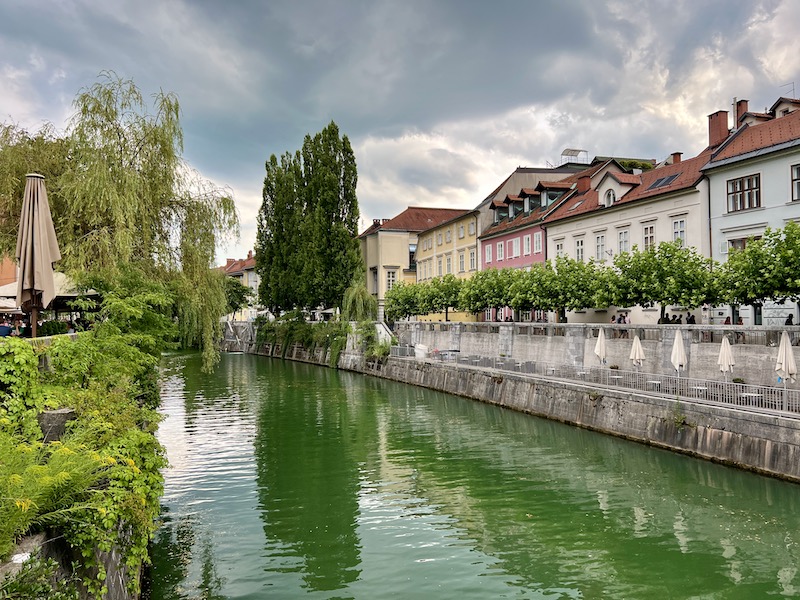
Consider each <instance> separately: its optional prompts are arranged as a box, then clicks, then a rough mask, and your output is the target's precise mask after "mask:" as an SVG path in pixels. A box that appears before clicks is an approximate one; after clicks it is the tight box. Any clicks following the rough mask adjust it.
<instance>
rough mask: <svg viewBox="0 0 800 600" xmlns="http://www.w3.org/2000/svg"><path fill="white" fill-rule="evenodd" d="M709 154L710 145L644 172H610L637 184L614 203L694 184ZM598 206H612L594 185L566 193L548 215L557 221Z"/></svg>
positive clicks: (549, 221)
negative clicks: (601, 200)
mask: <svg viewBox="0 0 800 600" xmlns="http://www.w3.org/2000/svg"><path fill="white" fill-rule="evenodd" d="M709 156H711V150H709V149H706V150H703V152H701V153H700V154H698V155H697V156H695V157H693V158H687V159H686V160H683V161H681V162H679V163H673V164H669V165H664V166H663V167H659V168H657V169H651V170H649V171H644V172H643V173H642V174H641V175H633V174H631V173H609V174H608V176H609V177H613V178H614V179H616V180H617V181H619V182H620V183H624V184H630V185H633V186H634V187H633V188H631V189H630V190H629V191H628V192H626V193H625V194H624V195H622V197H620V198H618V199H617V201H616V202H615V203H614V207H616V206H621V205H625V204H629V203H631V202H635V201H637V200H643V199H645V198H652V197H655V196H661V195H664V194H671V193H674V192H677V191H679V190H683V189H688V188H692V187H694V186H695V185H697V182H698V181H699V180H700V178H701V177H702V173H701V171H700V170H701V169H702V168H703V166H704V165H705V164H706V163H707V162H708V158H709ZM611 208H613V207H611ZM598 210H609V208H606V207H605V205H602V204H600V203H599V197H598V194H597V191H596V190H595V189H591V190H589V191H588V192H586V193H584V194H578V193H577V190H576V191H575V192H574V193H572V194H568V195H566V196H565V197H564V199H563V200H562V202H561V204H560V205H559V207H558V208H557V209H556V210H555V211H553V212H552V214H550V215H549V216H548V217H547V219H546V222H547V223H554V222H555V221H559V220H561V219H568V218H571V217H576V216H578V215H584V214H587V213H591V212H594V211H598Z"/></svg>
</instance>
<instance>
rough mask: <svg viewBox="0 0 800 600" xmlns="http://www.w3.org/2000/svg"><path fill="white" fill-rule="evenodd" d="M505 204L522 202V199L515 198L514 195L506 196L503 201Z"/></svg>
mask: <svg viewBox="0 0 800 600" xmlns="http://www.w3.org/2000/svg"><path fill="white" fill-rule="evenodd" d="M503 202H505V203H506V204H508V203H509V202H522V198H520V197H519V196H517V195H516V194H506V199H505V200H503Z"/></svg>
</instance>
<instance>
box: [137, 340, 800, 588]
mask: <svg viewBox="0 0 800 600" xmlns="http://www.w3.org/2000/svg"><path fill="white" fill-rule="evenodd" d="M162 376H163V381H162V407H161V411H162V413H163V415H164V417H165V418H164V421H163V422H162V423H161V426H160V430H159V438H160V440H161V442H162V443H163V444H164V446H165V447H166V449H167V454H168V458H169V461H170V466H169V468H168V469H166V470H165V472H164V476H165V493H164V497H163V500H162V523H161V526H160V528H159V530H158V532H157V534H156V537H155V540H154V542H153V547H152V556H153V567H152V569H151V572H150V587H151V592H150V598H151V600H178V599H181V600H183V599H190V598H191V599H194V598H202V599H206V600H217V599H234V598H235V599H262V598H275V599H280V600H283V599H291V598H304V599H305V598H308V599H314V598H330V599H333V598H354V599H375V598H426V599H427V598H430V599H457V600H467V599H472V598H475V599H486V598H514V599H519V598H537V599H539V598H541V599H545V598H546V599H561V598H575V599H577V598H581V599H596V598H636V599H639V598H641V599H645V598H658V599H670V598H698V599H699V598H702V599H706V598H708V599H712V598H713V599H722V598H724V599H729V598H742V599H754V598H766V597H768V596H772V597H781V596H783V597H800V574H798V568H799V567H800V548H798V541H800V486H798V485H796V484H790V483H786V482H782V481H778V480H774V479H769V478H766V477H762V476H759V475H755V474H752V473H747V472H744V471H739V470H736V469H733V468H729V467H725V466H721V465H717V464H713V463H710V462H705V461H701V460H697V459H693V458H690V457H686V456H681V455H677V454H673V453H670V452H667V451H663V450H659V449H656V448H651V447H648V446H644V445H640V444H636V443H633V442H628V441H625V440H621V439H616V438H613V437H610V436H605V435H602V434H597V433H594V432H591V431H586V430H581V429H578V428H575V427H571V426H567V425H563V424H560V423H554V422H550V421H546V420H542V419H538V418H535V417H531V416H527V415H523V414H518V413H514V412H511V411H507V410H504V409H501V408H497V407H494V406H490V405H485V404H481V403H479V402H475V401H473V400H467V399H463V398H458V397H455V396H450V395H446V394H441V393H437V392H432V391H429V390H425V389H421V388H415V387H413V386H407V385H403V384H398V383H394V382H388V381H383V380H379V379H375V378H371V377H366V376H362V375H357V374H352V373H345V372H339V371H334V370H330V369H325V368H321V367H315V366H311V365H305V364H300V363H292V362H288V361H287V362H283V361H280V360H276V359H269V358H264V357H257V356H250V355H243V354H227V355H223V357H222V361H221V364H220V366H219V368H218V370H217V371H216V372H215V373H214V374H213V375H204V374H202V373H201V372H200V360H199V356H197V355H195V354H176V355H171V356H167V357H165V358H164V361H163V372H162Z"/></svg>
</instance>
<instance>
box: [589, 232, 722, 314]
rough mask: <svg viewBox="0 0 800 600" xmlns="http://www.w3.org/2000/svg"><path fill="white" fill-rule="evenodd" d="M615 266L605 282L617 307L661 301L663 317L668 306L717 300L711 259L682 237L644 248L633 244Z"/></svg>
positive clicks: (694, 304) (693, 304) (689, 306)
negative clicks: (687, 244)
mask: <svg viewBox="0 0 800 600" xmlns="http://www.w3.org/2000/svg"><path fill="white" fill-rule="evenodd" d="M614 268H615V269H614V273H613V274H610V275H609V276H608V277H607V278H606V279H605V283H606V285H607V288H606V289H607V290H608V297H609V299H610V301H611V302H610V303H611V304H614V305H616V306H634V305H636V304H638V305H640V306H642V307H645V308H649V307H651V306H655V305H656V304H660V306H661V317H662V318H664V317H665V315H666V310H667V306H669V305H678V306H685V307H688V308H694V307H697V306H700V305H701V304H703V303H706V302H708V303H714V302H715V301H716V300H717V298H716V289H717V288H716V286H715V285H714V279H713V277H712V274H711V261H710V260H709V259H706V258H704V257H702V256H701V255H700V254H699V253H698V252H697V250H695V249H694V248H689V247H686V246H684V245H683V244H682V242H681V241H680V240H678V241H675V242H662V243H661V244H659V245H658V247H651V248H648V249H647V250H644V251H640V250H638V248H636V247H634V249H633V252H624V253H622V254H619V255H617V257H616V258H615V259H614Z"/></svg>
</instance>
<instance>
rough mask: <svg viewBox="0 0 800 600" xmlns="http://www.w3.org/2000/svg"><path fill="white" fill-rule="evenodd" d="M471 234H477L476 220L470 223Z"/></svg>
mask: <svg viewBox="0 0 800 600" xmlns="http://www.w3.org/2000/svg"><path fill="white" fill-rule="evenodd" d="M469 234H470V235H475V222H474V221H471V222H470V224H469Z"/></svg>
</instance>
